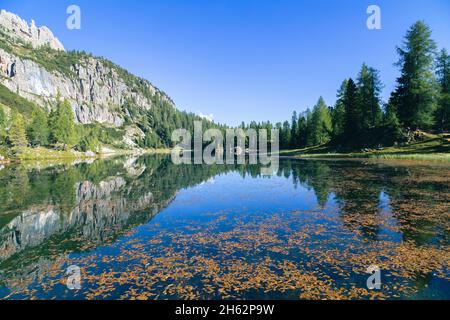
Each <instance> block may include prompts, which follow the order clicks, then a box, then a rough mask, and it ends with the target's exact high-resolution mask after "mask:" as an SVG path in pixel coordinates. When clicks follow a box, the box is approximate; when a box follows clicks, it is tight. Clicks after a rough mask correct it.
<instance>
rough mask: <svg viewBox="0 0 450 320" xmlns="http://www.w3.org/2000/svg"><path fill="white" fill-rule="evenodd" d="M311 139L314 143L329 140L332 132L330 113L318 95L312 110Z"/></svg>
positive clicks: (317, 143) (322, 142)
mask: <svg viewBox="0 0 450 320" xmlns="http://www.w3.org/2000/svg"><path fill="white" fill-rule="evenodd" d="M312 126H313V129H312V135H313V138H312V141H313V144H314V145H319V144H324V143H327V142H328V141H330V139H331V133H332V128H333V127H332V122H331V115H330V111H329V109H328V106H327V104H326V103H325V100H324V99H323V98H322V97H320V98H319V101H318V102H317V104H316V105H315V106H314V109H313V112H312Z"/></svg>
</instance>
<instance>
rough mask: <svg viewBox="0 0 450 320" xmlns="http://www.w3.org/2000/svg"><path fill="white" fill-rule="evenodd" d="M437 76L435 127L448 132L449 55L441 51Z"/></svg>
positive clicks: (449, 119) (443, 50)
mask: <svg viewBox="0 0 450 320" xmlns="http://www.w3.org/2000/svg"><path fill="white" fill-rule="evenodd" d="M436 73H437V76H438V82H439V103H438V110H437V113H436V118H437V119H436V120H437V121H436V122H437V123H436V125H437V128H438V129H439V130H441V131H448V130H450V55H449V54H448V52H447V50H446V49H442V50H441V52H440V53H439V56H438V58H437V72H436Z"/></svg>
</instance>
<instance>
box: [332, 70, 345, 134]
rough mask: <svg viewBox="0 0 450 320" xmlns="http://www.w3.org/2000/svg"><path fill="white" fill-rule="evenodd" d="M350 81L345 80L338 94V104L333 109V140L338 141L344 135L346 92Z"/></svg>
mask: <svg viewBox="0 0 450 320" xmlns="http://www.w3.org/2000/svg"><path fill="white" fill-rule="evenodd" d="M347 83H348V80H347V79H346V80H344V81H343V82H342V84H341V87H340V88H339V90H338V93H337V100H336V104H335V106H334V108H333V111H332V114H331V118H332V121H333V138H334V139H337V138H339V137H341V136H342V134H343V133H344V122H345V105H344V99H345V92H346V89H347Z"/></svg>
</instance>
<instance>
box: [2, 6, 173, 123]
mask: <svg viewBox="0 0 450 320" xmlns="http://www.w3.org/2000/svg"><path fill="white" fill-rule="evenodd" d="M0 30H1V31H2V33H0V41H4V43H5V46H7V47H6V48H5V47H4V48H3V49H2V46H0V83H1V84H3V85H4V86H6V87H7V88H8V89H10V90H11V91H13V92H15V93H18V94H19V95H20V96H22V97H24V98H26V99H28V100H31V101H34V102H35V103H37V104H38V105H40V106H42V107H43V108H45V109H46V110H47V111H49V109H50V106H51V105H54V103H55V101H56V97H57V95H58V93H59V94H60V95H61V97H62V98H67V99H68V100H69V101H70V103H71V105H72V108H73V111H74V113H75V118H76V119H75V121H76V122H78V123H82V124H90V123H95V122H98V123H103V124H107V125H111V126H115V127H118V126H121V125H123V124H124V121H125V118H127V117H131V118H132V115H130V112H129V110H127V108H124V106H127V105H133V106H135V107H136V108H139V109H140V110H148V109H150V108H151V107H152V105H153V103H154V102H153V98H154V97H155V96H156V95H157V96H158V98H159V99H161V100H164V101H167V102H169V103H170V104H171V105H172V106H174V104H173V102H172V100H171V99H170V98H169V97H168V96H166V95H165V94H164V93H163V92H161V91H159V90H158V89H157V88H156V87H154V86H153V85H152V84H151V83H150V82H148V81H146V80H144V79H140V78H137V77H134V76H132V75H130V74H128V73H127V72H126V71H124V70H122V69H121V68H120V67H118V66H116V65H114V64H112V63H110V62H107V61H106V60H104V59H100V58H95V57H92V56H90V55H87V54H78V55H75V54H74V53H69V52H64V51H63V50H64V47H63V45H62V44H61V43H60V42H59V40H58V39H57V38H55V37H54V36H53V34H52V33H51V31H50V30H48V29H47V28H45V27H41V28H36V26H35V25H34V23H33V22H32V24H31V26H29V25H28V24H27V23H26V22H25V21H23V20H22V19H21V18H19V17H17V16H15V15H14V14H11V13H8V12H5V11H2V13H1V15H0ZM2 38H3V39H2ZM17 39H20V41H19V42H17V41H16V40H17ZM20 42H25V43H27V44H29V45H31V46H32V47H33V48H34V49H29V48H28V49H26V48H25V47H24V46H23V45H21V43H20ZM43 45H47V46H49V47H50V48H51V49H52V50H57V51H58V52H57V53H55V52H53V54H57V55H59V56H60V57H63V58H65V59H64V60H63V61H70V63H68V64H69V65H67V66H66V67H67V68H66V72H62V71H61V70H49V68H48V63H44V62H46V61H43V59H44V58H43V57H45V55H43V54H41V55H39V56H37V58H34V59H33V58H32V57H33V50H44V49H42V48H40V47H42V46H43ZM24 50H28V51H29V52H28V53H27V54H23V51H24ZM45 50H49V49H48V48H46V49H45ZM50 59H51V58H50ZM132 120H133V119H132Z"/></svg>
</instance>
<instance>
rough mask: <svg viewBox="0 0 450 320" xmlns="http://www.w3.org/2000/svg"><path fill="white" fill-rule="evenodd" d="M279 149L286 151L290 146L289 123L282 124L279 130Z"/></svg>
mask: <svg viewBox="0 0 450 320" xmlns="http://www.w3.org/2000/svg"><path fill="white" fill-rule="evenodd" d="M280 144H281V148H283V149H288V148H290V146H291V127H290V125H289V121H285V122H284V123H283V127H282V129H281V142H280Z"/></svg>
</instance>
